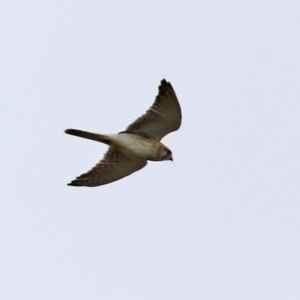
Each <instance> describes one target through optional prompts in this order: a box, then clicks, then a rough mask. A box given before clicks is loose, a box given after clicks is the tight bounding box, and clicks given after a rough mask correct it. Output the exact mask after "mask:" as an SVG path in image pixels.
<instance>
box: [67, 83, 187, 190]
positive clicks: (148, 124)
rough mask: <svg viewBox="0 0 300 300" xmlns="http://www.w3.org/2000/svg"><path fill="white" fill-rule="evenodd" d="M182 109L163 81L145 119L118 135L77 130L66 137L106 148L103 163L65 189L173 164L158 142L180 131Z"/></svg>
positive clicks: (170, 89) (143, 116)
mask: <svg viewBox="0 0 300 300" xmlns="http://www.w3.org/2000/svg"><path fill="white" fill-rule="evenodd" d="M180 125H181V108H180V105H179V102H178V99H177V97H176V94H175V91H174V89H173V87H172V85H171V83H170V82H167V81H166V80H165V79H163V80H162V81H161V83H160V86H159V88H158V95H157V96H156V99H155V101H154V103H153V104H152V106H151V107H150V108H149V109H148V110H147V111H146V113H145V114H144V115H142V116H141V117H139V118H138V119H137V120H135V121H134V122H133V123H132V124H131V125H129V126H128V127H127V129H126V130H125V131H122V132H120V133H118V134H97V133H91V132H87V131H82V130H77V129H66V130H65V133H67V134H71V135H76V136H79V137H82V138H86V139H90V140H94V141H97V142H101V143H104V144H107V145H109V148H108V151H107V152H106V153H105V155H104V157H103V159H102V160H101V161H100V162H99V163H98V164H97V165H96V166H95V167H94V168H92V169H91V170H90V171H88V172H87V173H84V174H82V175H80V176H78V177H77V178H76V179H74V180H73V181H71V182H70V183H69V184H68V185H71V186H88V187H93V186H99V185H104V184H107V183H111V182H113V181H116V180H119V179H121V178H123V177H125V176H128V175H130V174H132V173H133V172H136V171H138V170H140V169H142V168H143V167H145V166H146V165H147V161H148V160H151V161H163V160H173V157H172V152H171V150H170V149H169V148H167V147H166V146H165V145H164V144H163V143H161V142H160V140H161V139H162V138H163V137H164V136H165V135H167V134H168V133H170V132H172V131H175V130H177V129H179V127H180Z"/></svg>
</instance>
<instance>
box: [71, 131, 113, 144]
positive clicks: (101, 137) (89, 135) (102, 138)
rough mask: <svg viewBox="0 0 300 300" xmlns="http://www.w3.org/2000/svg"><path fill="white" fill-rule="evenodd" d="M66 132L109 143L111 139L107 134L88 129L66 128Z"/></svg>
mask: <svg viewBox="0 0 300 300" xmlns="http://www.w3.org/2000/svg"><path fill="white" fill-rule="evenodd" d="M65 133H67V134H71V135H75V136H79V137H82V138H85V139H89V140H93V141H96V142H101V143H104V144H107V145H110V142H111V141H110V139H109V138H108V137H107V136H106V135H102V134H98V133H92V132H88V131H83V130H78V129H66V130H65Z"/></svg>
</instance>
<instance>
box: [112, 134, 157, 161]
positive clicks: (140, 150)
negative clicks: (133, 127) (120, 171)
mask: <svg viewBox="0 0 300 300" xmlns="http://www.w3.org/2000/svg"><path fill="white" fill-rule="evenodd" d="M111 137H113V140H114V141H115V145H113V144H112V146H113V147H115V148H117V150H119V151H121V152H123V153H124V154H127V155H135V156H139V157H141V158H144V159H151V158H152V157H155V156H156V153H157V146H156V143H157V142H156V141H152V140H148V139H146V138H143V137H140V136H138V135H135V134H130V133H120V134H116V135H114V136H111Z"/></svg>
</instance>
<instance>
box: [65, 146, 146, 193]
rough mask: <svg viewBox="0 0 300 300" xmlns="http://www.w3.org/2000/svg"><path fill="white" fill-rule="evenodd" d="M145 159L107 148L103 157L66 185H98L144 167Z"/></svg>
mask: <svg viewBox="0 0 300 300" xmlns="http://www.w3.org/2000/svg"><path fill="white" fill-rule="evenodd" d="M146 164H147V160H144V159H139V158H138V157H133V158H131V157H128V156H125V155H124V154H123V153H121V152H119V151H117V150H114V149H113V148H111V147H110V148H108V151H107V152H106V153H105V155H104V157H103V159H102V160H101V161H100V162H99V163H98V164H97V165H96V166H95V167H94V168H92V169H91V170H90V171H88V172H87V173H84V174H82V175H80V176H78V177H77V178H76V179H74V180H73V181H72V182H70V183H69V184H68V185H72V186H89V187H92V186H98V185H104V184H107V183H110V182H113V181H116V180H119V179H121V178H123V177H125V176H128V175H130V174H131V173H133V172H135V171H138V170H140V169H142V168H143V167H145V166H146Z"/></svg>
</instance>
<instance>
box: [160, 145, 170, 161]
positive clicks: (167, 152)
mask: <svg viewBox="0 0 300 300" xmlns="http://www.w3.org/2000/svg"><path fill="white" fill-rule="evenodd" d="M161 158H162V160H171V161H173V155H172V151H171V150H170V149H169V148H167V147H166V146H164V148H163V149H162V150H161Z"/></svg>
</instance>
